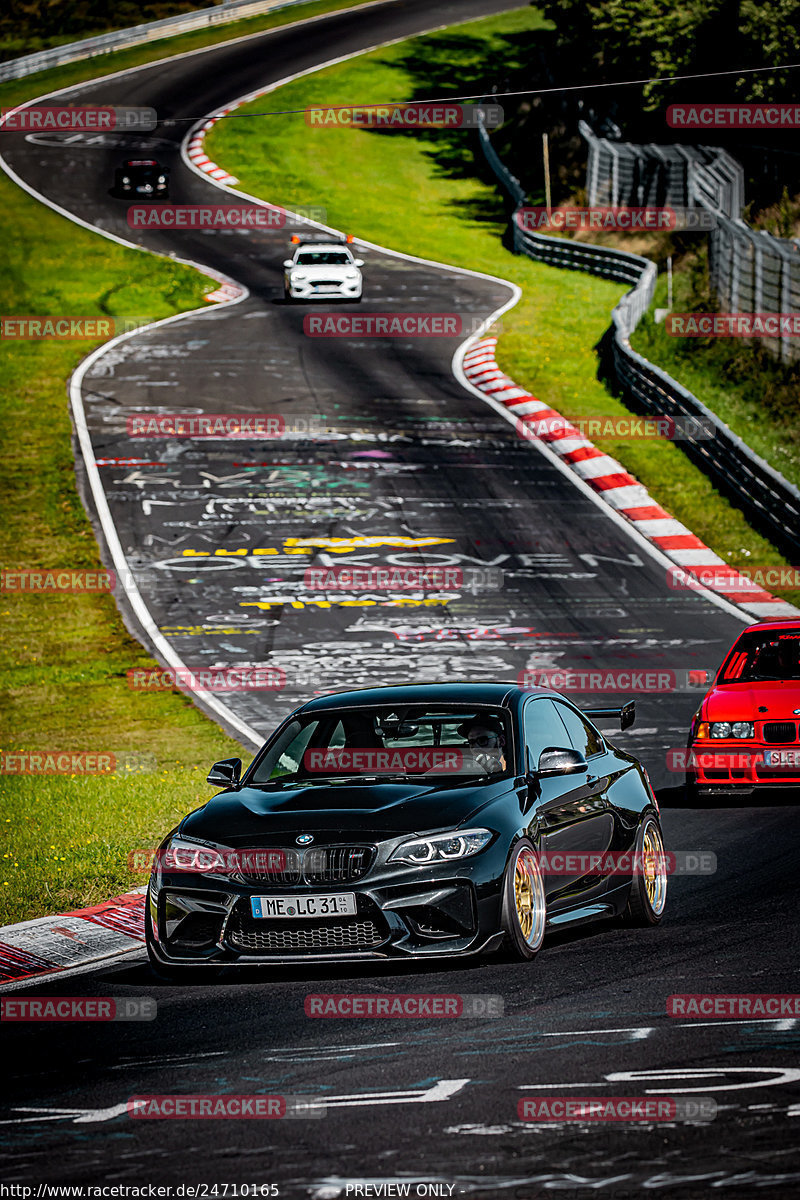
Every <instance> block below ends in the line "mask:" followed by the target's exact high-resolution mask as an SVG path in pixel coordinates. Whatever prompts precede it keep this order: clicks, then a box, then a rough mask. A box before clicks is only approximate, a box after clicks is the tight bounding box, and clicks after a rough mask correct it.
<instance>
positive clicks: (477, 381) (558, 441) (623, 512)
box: [463, 337, 800, 620]
mask: <svg viewBox="0 0 800 1200" xmlns="http://www.w3.org/2000/svg"><path fill="white" fill-rule="evenodd" d="M496 345H497V338H494V337H487V338H482V339H481V340H480V341H478V342H476V343H475V344H474V345H473V346H472V347H471V348H470V349H469V350H468V351H467V353H466V354H465V355H464V362H463V370H464V374H465V376H466V378H467V379H468V380H469V382H470V383H471V384H472V386H473V387H475V388H477V389H478V391H480V392H483V393H484V395H486V396H487V397H490V398H491V399H492V400H493V401H496V402H499V403H500V404H502V405H503V406H504V407H505V408H506V409H507V410H508V412H509V414H510V415H511V416H513V417H514V418H516V420H517V421H519V422H520V425H519V426H518V428H519V429H520V432H521V436H523V437H526V436H529V437H530V440H531V441H536V440H539V441H542V442H545V443H546V444H547V445H548V446H549V447H550V449H551V450H552V451H553V452H554V453H555V454H557V455H558V457H559V458H560V459H561V460H562V462H564V463H566V464H567V465H568V466H569V467H570V468H571V469H572V470H573V471H574V472H575V474H576V475H578V476H579V477H580V478H581V479H582V480H583V481H584V482H585V483H586V484H588V485H589V487H591V488H593V489H594V491H596V492H597V493H599V495H600V496H601V497H602V499H603V500H604V501H605V503H606V504H608V505H609V506H610V507H611V508H613V509H614V511H615V512H617V513H619V515H620V516H622V517H625V519H626V520H628V521H629V522H630V523H631V525H632V526H633V527H634V528H635V529H636V530H637V532H638V533H640V534H642V535H643V537H645V538H646V539H647V540H648V541H649V542H651V543H652V545H653V546H655V547H656V548H657V549H658V550H660V551H661V552H662V553H663V554H665V555H666V556H667V558H669V559H671V560H672V561H673V562H674V563H675V566H676V567H677V568H680V569H681V570H684V571H686V572H687V573H689V572H694V571H701V572H702V578H703V585H704V587H707V588H708V590H709V591H713V592H716V593H717V594H718V595H720V596H722V597H723V598H724V599H725V600H727V601H728V602H729V603H732V604H736V605H738V606H739V608H742V609H743V610H744V611H745V612H747V613H749V614H750V615H751V616H753V617H757V618H758V619H759V620H765V619H768V618H770V617H778V618H780V617H798V616H800V609H798V608H796V607H795V606H794V605H793V604H788V603H787V602H786V601H785V600H781V599H780V598H779V597H777V596H773V595H772V594H771V593H770V592H765V591H763V590H761V589H759V588H756V587H754V585H753V582H752V581H751V580H750V579H748V578H747V577H746V576H744V575H741V574H740V573H739V572H738V571H735V570H734V569H733V568H732V567H729V566H728V564H727V563H726V562H725V561H724V559H722V558H720V557H719V555H717V554H715V553H714V552H713V550H710V549H709V548H708V546H706V545H705V544H704V543H703V542H701V541H700V539H699V538H698V537H696V536H695V535H694V534H693V533H692V531H691V530H690V529H687V528H686V526H685V525H682V524H681V523H680V521H676V520H675V518H674V517H671V516H670V514H669V513H668V512H666V510H665V509H663V508H662V507H661V506H660V505H659V504H656V502H655V501H654V500H653V498H652V497H651V495H650V494H649V492H648V491H647V489H646V488H644V487H643V486H642V484H640V483H639V481H638V480H637V479H635V478H634V477H633V475H629V474H628V472H627V471H626V470H625V468H624V467H623V466H622V464H621V463H618V462H617V461H616V459H614V458H611V457H610V455H608V454H604V453H603V451H602V450H598V449H597V447H596V446H595V445H593V443H592V442H590V441H589V440H588V439H587V438H585V437H584V436H583V434H582V433H581V431H580V430H579V429H576V428H575V426H573V425H570V424H569V422H568V421H567V420H566V419H565V418H564V417H562V416H561V414H560V413H558V412H556V410H555V409H554V408H551V407H550V406H549V404H545V402H544V401H543V400H537V398H536V397H535V396H532V395H531V394H530V392H526V391H525V389H524V388H521V387H519V386H518V385H517V384H516V383H515V382H514V380H513V379H510V378H509V377H508V375H506V374H504V372H503V371H501V370H500V368H499V367H498V365H497V360H496V359H495V348H496ZM546 422H552V423H553V425H554V427H555V428H554V429H553V430H548V429H547V428H546V427H545V428H542V426H544V425H545V423H546ZM526 425H530V426H531V429H530V434H528V433H527V432H526V430H525V426H526ZM706 578H709V579H711V580H712V582H710V583H708V584H706V583H705V579H706Z"/></svg>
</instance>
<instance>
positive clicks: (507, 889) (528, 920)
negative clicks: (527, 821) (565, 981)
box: [502, 838, 547, 960]
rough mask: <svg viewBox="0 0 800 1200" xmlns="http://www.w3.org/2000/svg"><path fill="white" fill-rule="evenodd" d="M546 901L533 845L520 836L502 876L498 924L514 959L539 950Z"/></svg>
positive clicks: (532, 954)
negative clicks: (501, 901) (501, 902)
mask: <svg viewBox="0 0 800 1200" xmlns="http://www.w3.org/2000/svg"><path fill="white" fill-rule="evenodd" d="M546 923H547V904H546V900H545V894H544V880H543V878H542V872H541V869H540V867H539V858H538V855H537V853H536V850H535V849H534V847H533V844H532V843H531V842H530V841H528V839H527V838H521V839H520V841H518V842H517V844H516V845H515V847H514V850H513V852H512V854H511V858H510V859H509V860H508V866H507V867H506V871H505V875H504V876H503V907H502V925H503V932H504V933H505V935H506V945H507V947H508V948H509V949H510V951H511V953H512V955H513V957H514V958H516V959H523V960H525V959H531V958H534V957H535V956H536V954H537V953H538V952H539V950H540V949H541V945H542V942H543V941H544V931H545V925H546Z"/></svg>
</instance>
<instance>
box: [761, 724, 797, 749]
mask: <svg viewBox="0 0 800 1200" xmlns="http://www.w3.org/2000/svg"><path fill="white" fill-rule="evenodd" d="M764 741H765V742H767V743H768V744H769V745H771V746H777V745H784V746H785V745H786V744H787V742H796V741H797V725H796V724H795V722H794V721H767V722H765V724H764Z"/></svg>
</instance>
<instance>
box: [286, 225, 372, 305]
mask: <svg viewBox="0 0 800 1200" xmlns="http://www.w3.org/2000/svg"><path fill="white" fill-rule="evenodd" d="M363 265H364V260H363V259H361V258H354V257H353V255H352V253H351V251H350V247H349V246H348V245H347V242H346V241H344V240H341V241H337V240H336V238H326V239H325V240H324V241H322V240H320V241H307V240H304V241H301V242H299V244H298V246H297V249H296V250H295V252H294V256H293V257H292V258H287V259H286V261H285V262H284V264H283V266H284V276H283V290H284V295H285V296H286V299H287V300H328V299H337V298H338V299H340V300H360V299H361V290H362V285H363V280H362V277H361V272H360V270H359V267H363Z"/></svg>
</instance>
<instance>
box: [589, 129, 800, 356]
mask: <svg viewBox="0 0 800 1200" xmlns="http://www.w3.org/2000/svg"><path fill="white" fill-rule="evenodd" d="M579 129H580V133H581V136H582V137H583V138H584V140H585V141H586V143H587V145H588V147H589V161H588V165H587V191H588V197H589V204H608V205H650V204H653V205H661V206H663V205H670V206H675V207H681V208H704V209H705V210H706V211H707V212H710V213H712V214H713V215H714V219H715V228H713V229H712V230H711V231H710V232H709V246H708V263H709V280H710V283H711V287H712V289H713V291H714V293H715V295H716V298H717V304H718V307H719V310H720V311H721V312H729V313H792V312H796V311H798V309H800V241H798V240H797V239H789V238H779V237H775V236H774V235H773V234H771V233H767V232H766V231H756V230H753V229H751V228H750V227H749V226H748V225H747V224H746V223H745V222H744V221H743V220H742V219H741V214H742V209H743V208H744V170H743V168H742V167H741V165H740V164H739V163H738V162H737V161H736V159H734V158H732V157H731V156H730V154H728V153H727V152H726V151H724V150H720V149H719V148H717V147H714V146H652V145H651V146H635V145H633V144H632V143H630V142H612V141H609V140H608V139H606V138H599V137H597V136H596V135H595V134H594V133H593V131H592V130H591V129H590V127H589V126H588V125H587V124H586V122H585V121H581V122H580V125H579ZM758 340H759V341H760V342H761V343H762V345H763V346H764V347H765V348H766V349H767V350H769V352H770V353H771V354H773V355H774V356H775V357H776V358H780V360H781V362H784V363H792V362H798V361H800V342H798V340H797V339H793V338H792V337H790V336H788V335H787V336H784V337H774V338H769V337H764V338H759V339H758Z"/></svg>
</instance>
